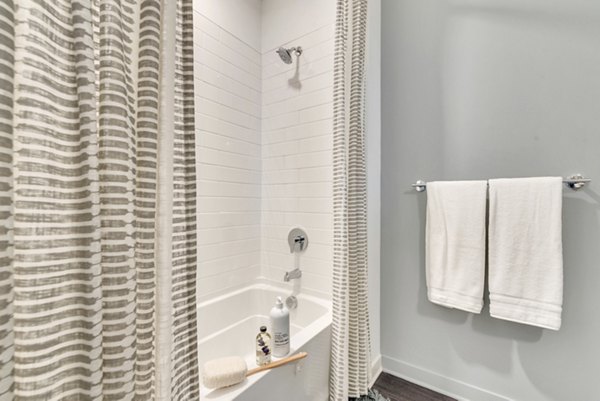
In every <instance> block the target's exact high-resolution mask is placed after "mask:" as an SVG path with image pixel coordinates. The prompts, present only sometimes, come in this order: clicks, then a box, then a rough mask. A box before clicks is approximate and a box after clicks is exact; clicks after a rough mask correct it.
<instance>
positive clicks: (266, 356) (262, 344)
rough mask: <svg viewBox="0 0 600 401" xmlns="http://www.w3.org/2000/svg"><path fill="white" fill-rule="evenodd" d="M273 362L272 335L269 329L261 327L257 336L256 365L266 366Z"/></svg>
mask: <svg viewBox="0 0 600 401" xmlns="http://www.w3.org/2000/svg"><path fill="white" fill-rule="evenodd" d="M270 362H271V335H270V334H269V333H267V327H266V326H261V327H260V333H258V335H257V336H256V364H257V365H258V366H261V365H266V364H267V363H270Z"/></svg>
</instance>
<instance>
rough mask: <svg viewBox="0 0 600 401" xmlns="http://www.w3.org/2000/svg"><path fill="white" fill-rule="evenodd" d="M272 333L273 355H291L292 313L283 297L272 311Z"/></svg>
mask: <svg viewBox="0 0 600 401" xmlns="http://www.w3.org/2000/svg"><path fill="white" fill-rule="evenodd" d="M271 333H273V355H275V356H277V357H282V356H286V355H287V354H289V353H290V312H289V311H288V309H287V308H286V307H285V305H284V304H283V301H282V300H281V297H277V302H276V303H275V306H274V307H273V309H271Z"/></svg>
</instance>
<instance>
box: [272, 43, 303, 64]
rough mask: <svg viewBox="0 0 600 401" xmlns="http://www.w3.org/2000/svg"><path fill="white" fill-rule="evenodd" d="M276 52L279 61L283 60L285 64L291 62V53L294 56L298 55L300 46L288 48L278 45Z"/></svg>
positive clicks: (300, 50)
mask: <svg viewBox="0 0 600 401" xmlns="http://www.w3.org/2000/svg"><path fill="white" fill-rule="evenodd" d="M276 52H277V54H279V57H280V58H281V61H283V62H284V63H286V64H292V54H295V55H296V56H300V55H301V54H302V48H301V47H300V46H298V47H292V48H289V49H286V48H284V47H280V48H279V49H277V50H276Z"/></svg>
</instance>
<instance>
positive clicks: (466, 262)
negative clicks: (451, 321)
mask: <svg viewBox="0 0 600 401" xmlns="http://www.w3.org/2000/svg"><path fill="white" fill-rule="evenodd" d="M486 195H487V182H486V181H453V182H452V181H446V182H429V183H427V228H426V263H425V264H426V277H427V295H428V298H429V300H430V301H431V302H433V303H436V304H439V305H442V306H446V307H449V308H456V309H462V310H465V311H467V312H473V313H479V312H481V308H482V306H483V282H484V277H485V214H486Z"/></svg>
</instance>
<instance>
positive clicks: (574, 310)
mask: <svg viewBox="0 0 600 401" xmlns="http://www.w3.org/2000/svg"><path fill="white" fill-rule="evenodd" d="M382 82H383V85H382V229H381V230H382V231H381V234H382V235H381V242H382V255H381V263H382V265H381V270H382V272H381V274H382V276H381V291H382V294H381V313H382V317H381V325H382V327H381V329H382V337H381V341H382V343H381V347H382V354H383V365H384V369H385V370H388V371H393V372H395V373H397V374H400V375H403V376H406V377H409V378H411V379H413V380H416V381H419V382H422V383H425V384H427V385H428V386H430V387H436V388H438V389H441V390H443V391H446V392H449V393H454V394H456V395H459V396H461V397H464V398H467V399H471V400H473V401H484V400H502V399H514V400H523V401H536V400H557V401H558V400H560V401H570V400H576V401H580V400H581V401H592V400H599V399H600V395H599V392H598V385H597V383H598V375H599V374H600V296H599V295H598V294H599V292H600V291H599V289H600V2H599V1H597V0H589V1H586V0H560V1H559V0H470V1H469V0H383V4H382ZM575 172H581V173H584V174H585V175H588V176H590V177H591V178H593V179H595V181H594V182H593V183H592V185H591V186H590V187H589V188H588V189H586V190H584V191H582V192H579V193H574V192H572V191H570V190H565V193H564V196H565V198H564V199H565V200H564V214H563V218H564V229H563V230H564V232H563V236H564V260H565V298H564V310H563V326H562V328H561V330H560V331H559V332H552V331H548V330H543V329H539V328H535V327H529V326H525V325H519V324H516V323H511V322H507V321H502V320H496V319H492V318H491V317H490V316H489V311H488V309H487V308H485V309H484V311H483V312H482V314H481V315H478V316H475V315H471V314H467V313H465V312H461V311H455V310H448V309H444V308H442V307H439V306H436V305H433V304H431V303H429V302H428V301H427V298H426V289H425V276H424V240H423V238H424V232H423V231H424V226H425V202H426V195H425V194H417V193H415V192H413V191H412V190H411V189H410V184H411V183H412V182H414V181H415V180H417V179H424V180H452V179H482V178H493V177H524V176H542V175H567V174H570V173H575ZM486 302H487V300H486Z"/></svg>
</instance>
